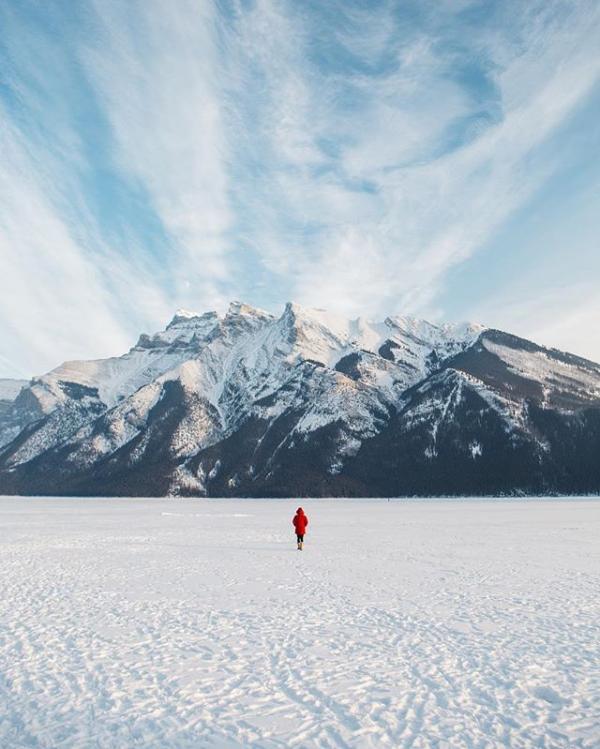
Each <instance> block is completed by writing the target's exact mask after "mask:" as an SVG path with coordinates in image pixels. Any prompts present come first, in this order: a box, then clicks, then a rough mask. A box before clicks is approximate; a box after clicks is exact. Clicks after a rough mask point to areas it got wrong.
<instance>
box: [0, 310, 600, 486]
mask: <svg viewBox="0 0 600 749" xmlns="http://www.w3.org/2000/svg"><path fill="white" fill-rule="evenodd" d="M13 390H14V388H13ZM595 419H598V421H599V423H598V424H597V425H596V422H595V421H594V420H595ZM582 424H584V425H587V426H586V429H588V432H589V434H591V435H592V436H591V437H590V438H589V439H588V440H587V442H585V444H584V443H580V442H579V441H578V439H579V438H578V436H577V435H581V434H583V433H584V432H583V431H582V430H583V427H582ZM590 430H591V431H590ZM594 430H597V434H598V441H599V442H600V366H598V365H595V364H593V363H592V362H586V361H585V360H582V359H579V358H577V357H573V356H571V355H569V354H562V353H561V352H557V351H554V350H550V349H543V348H541V347H539V346H536V345H535V344H533V343H531V342H528V341H524V340H522V339H519V338H515V337H513V336H510V335H508V334H506V333H502V332H500V331H494V330H488V329H486V328H485V327H484V326H482V325H478V324H475V323H460V324H440V325H436V324H433V323H431V322H428V321H426V320H421V319H418V318H415V317H412V316H408V315H394V316H390V317H387V318H385V319H384V320H383V321H381V322H379V321H372V320H369V319H367V318H364V317H357V318H347V317H344V316H342V315H339V314H335V313H330V312H327V311H326V310H323V309H318V308H307V307H303V306H302V305H299V304H296V303H293V302H289V303H288V304H286V305H285V307H284V309H283V311H282V313H281V314H280V315H279V316H275V315H272V314H270V313H269V312H266V311H264V310H261V309H258V308H255V307H252V306H251V305H248V304H245V303H243V302H239V301H236V302H232V303H231V304H230V305H229V308H228V309H227V312H226V313H225V314H224V315H219V314H217V313H216V312H214V311H211V312H205V313H198V312H191V311H189V310H178V311H177V313H176V314H175V316H174V317H173V319H172V320H171V321H170V322H169V324H168V325H167V326H166V328H165V329H164V330H162V331H159V332H156V333H153V334H143V335H141V336H140V338H139V340H138V342H137V344H136V345H135V346H133V347H132V348H131V349H130V350H129V351H128V352H127V353H125V354H123V355H122V356H117V357H112V358H109V359H101V360H90V361H71V362H65V363H64V364H62V365H60V366H59V367H57V368H56V369H54V370H52V371H51V372H48V373H47V374H45V375H42V376H40V377H36V378H34V379H33V380H32V381H31V382H30V383H28V384H25V387H23V388H22V389H21V390H20V392H19V393H18V395H16V397H14V399H9V400H7V399H5V400H4V401H2V406H1V408H0V490H4V491H13V490H14V491H19V492H25V493H26V492H28V491H36V492H40V491H42V492H43V491H54V492H63V491H67V490H68V487H70V486H71V484H72V482H75V484H76V485H77V487H78V489H77V491H84V490H86V491H87V490H89V491H90V492H96V493H119V492H120V491H123V490H126V491H127V492H128V493H152V494H154V493H175V494H181V493H192V494H209V495H215V494H229V493H238V492H243V493H258V494H261V495H263V496H264V495H265V494H269V493H278V492H282V493H284V494H287V493H289V492H290V491H294V487H295V486H296V485H297V486H299V487H300V489H299V491H294V493H296V494H298V493H302V492H309V493H326V494H337V493H358V494H362V495H364V494H369V493H372V492H375V493H381V492H388V493H394V492H395V493H398V492H417V493H423V492H425V493H426V492H430V493H431V492H434V493H435V492H447V491H448V487H449V486H450V488H452V486H456V487H465V486H468V487H470V488H469V489H468V490H469V491H476V490H485V489H486V487H487V488H489V487H491V486H492V485H493V486H494V487H496V490H498V487H505V486H510V484H507V483H506V482H507V481H509V480H510V476H511V473H510V471H508V470H507V469H506V468H503V467H502V466H506V465H513V463H514V461H520V462H519V466H520V468H519V471H521V473H519V474H518V475H519V476H520V477H521V478H519V481H521V482H524V484H523V485H527V486H529V485H531V486H534V485H535V486H537V487H538V490H539V486H540V485H541V484H540V482H543V481H549V482H550V484H549V485H552V486H558V481H559V478H560V477H561V476H562V477H565V476H566V477H569V476H577V477H578V479H577V481H578V482H579V483H577V484H576V486H577V487H579V489H578V490H583V488H585V487H587V486H596V484H595V483H594V482H595V481H596V478H594V477H595V476H596V468H595V467H594V466H596V465H597V463H598V461H597V449H596V448H597V447H598V448H600V444H599V445H597V446H596V447H595V446H594V445H595V442H594V441H593V440H594V439H595V437H594V436H593V435H594V434H596V432H595V431H594ZM590 440H591V441H590ZM569 445H573V446H575V445H578V448H577V451H578V452H577V456H576V457H573V458H571V457H568V456H566V453H565V450H566V449H567V446H569ZM474 446H475V447H474ZM569 449H570V448H569ZM573 449H575V447H573ZM495 455H498V456H499V457H498V458H497V460H498V463H497V464H496V463H494V462H493V463H492V464H488V463H487V462H486V461H489V460H492V461H494V460H496V458H494V457H493V456H495ZM555 455H560V456H563V457H560V458H555V457H554V456H555ZM569 455H570V453H569ZM588 455H589V460H588V457H586V456H588ZM490 456H492V457H491V458H490ZM548 456H550V457H548ZM550 458H552V459H554V460H559V461H560V460H562V461H563V463H561V466H562V467H561V469H560V471H562V473H561V472H559V473H556V474H551V468H550V467H549V466H551V464H550V463H549V462H548V461H549V460H550ZM503 461H504V462H503ZM511 461H512V462H511ZM564 461H567V463H565V462H564ZM568 461H572V463H568ZM480 465H481V466H483V465H485V466H487V467H486V468H485V470H484V471H483V470H482V472H480V473H478V471H479V470H480V469H479V466H480ZM582 466H584V467H585V469H584V468H583V467H582ZM514 470H515V471H516V469H514ZM597 473H598V477H597V484H598V488H600V471H597ZM515 475H516V474H515ZM449 477H453V478H452V481H455V482H456V483H455V484H454V485H453V484H452V483H451V481H450V478H449ZM536 477H537V478H536ZM553 477H554V478H553ZM512 480H513V483H514V480H515V479H512ZM560 480H563V479H560ZM528 481H530V482H534V483H531V484H527V482H528ZM536 481H537V484H536V483H535V482H536ZM590 481H591V482H592V483H591V484H590V483H589V482H590ZM132 482H133V484H132ZM296 482H299V483H296ZM436 482H438V483H436ZM449 482H450V483H449ZM469 482H471V483H469ZM477 482H479V483H477ZM494 482H495V483H494ZM552 482H554V483H552ZM586 482H587V483H586ZM75 484H73V485H75ZM515 486H516V484H515ZM573 486H575V485H573ZM573 486H571V488H573ZM82 487H87V489H84V488H82ZM125 487H127V488H126V489H125ZM132 487H133V488H132ZM301 487H304V489H302V488H301ZM371 487H375V488H371Z"/></svg>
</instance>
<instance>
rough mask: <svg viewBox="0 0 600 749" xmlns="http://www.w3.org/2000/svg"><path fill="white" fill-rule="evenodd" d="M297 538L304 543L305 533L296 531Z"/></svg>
mask: <svg viewBox="0 0 600 749" xmlns="http://www.w3.org/2000/svg"><path fill="white" fill-rule="evenodd" d="M296 540H297V541H298V543H302V542H303V541H304V533H303V534H302V535H300V534H299V533H296Z"/></svg>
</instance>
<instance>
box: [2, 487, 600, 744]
mask: <svg viewBox="0 0 600 749" xmlns="http://www.w3.org/2000/svg"><path fill="white" fill-rule="evenodd" d="M296 505H297V503H294V502H283V501H253V500H240V501H206V500H197V501H196V500H88V499H81V500H74V499H70V500H66V499H60V500H59V499H45V500H44V499H13V498H2V499H0V551H1V554H2V556H1V559H0V580H1V582H0V586H1V587H0V592H1V595H0V746H1V747H3V748H6V749H9V748H10V749H18V748H19V747H36V748H38V749H59V748H65V749H67V748H68V749H72V748H73V749H79V748H81V749H91V748H94V749H98V748H102V749H104V748H105V747H115V749H117V748H118V749H128V748H129V747H144V748H146V749H150V748H152V749H154V748H156V749H168V748H170V747H175V748H177V749H183V748H184V747H186V748H188V747H189V748H190V749H191V748H192V747H193V749H199V748H202V747H414V749H417V748H418V747H440V748H442V747H477V748H478V749H483V748H484V747H502V746H508V747H512V748H513V749H516V748H517V747H552V748H553V749H554V748H555V747H571V748H572V747H590V748H591V747H595V748H596V749H597V747H599V746H600V502H597V501H592V500H589V501H587V500H570V501H456V502H455V501H432V502H427V501H419V502H390V503H387V502H367V501H365V502H360V501H340V500H335V501H324V500H314V501H306V502H303V506H304V507H305V509H306V511H307V514H308V515H309V518H310V526H309V532H308V535H307V542H306V545H305V550H304V551H303V552H301V553H300V552H298V551H296V549H295V539H294V537H293V534H292V531H293V529H292V526H291V517H292V514H293V511H294V510H295V508H296Z"/></svg>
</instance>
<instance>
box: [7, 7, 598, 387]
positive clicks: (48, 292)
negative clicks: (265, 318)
mask: <svg viewBox="0 0 600 749" xmlns="http://www.w3.org/2000/svg"><path fill="white" fill-rule="evenodd" d="M0 22H2V26H3V30H4V33H3V36H2V40H1V41H0V56H1V57H2V59H3V61H4V62H5V63H6V64H5V65H3V68H2V69H3V77H2V83H1V85H0V106H1V107H2V110H1V111H2V116H3V127H2V137H3V139H4V152H5V153H6V154H7V155H8V156H7V158H5V159H3V160H2V162H0V181H1V183H2V184H3V185H4V186H5V187H4V195H5V199H4V201H3V203H2V204H1V205H0V242H1V243H2V263H3V270H4V272H3V275H2V280H1V281H0V284H2V291H3V292H4V293H3V294H2V298H0V318H1V319H2V320H3V325H4V329H5V330H6V331H9V333H7V334H5V336H4V337H3V341H2V349H1V351H0V356H2V357H3V359H2V361H3V362H4V364H3V369H4V371H7V372H8V371H13V372H18V373H22V372H28V373H30V372H33V371H39V370H41V369H45V368H47V367H48V366H51V365H53V364H55V363H57V360H59V359H63V358H67V357H72V356H83V355H105V354H106V353H109V352H112V351H114V352H116V351H118V350H119V349H121V348H123V347H124V346H125V345H126V343H128V342H131V341H132V339H133V338H134V337H135V335H136V334H137V332H139V330H140V329H146V330H151V329H153V328H156V327H158V326H159V325H161V324H163V323H164V321H165V318H168V316H169V314H170V313H171V312H172V310H173V308H175V307H176V306H180V305H183V306H195V307H199V308H208V307H223V306H224V305H225V303H226V301H227V300H228V299H230V298H233V297H238V298H244V299H247V300H249V301H252V302H254V303H257V304H260V305H262V306H266V307H272V308H274V307H278V306H279V305H281V304H282V303H283V302H284V301H285V300H287V299H290V298H293V299H295V300H297V301H299V302H301V303H304V304H310V305H315V306H320V307H330V308H332V309H336V310H339V311H342V312H345V313H348V314H358V313H360V314H365V313H366V314H370V315H372V316H379V315H382V314H389V313H393V312H399V311H407V312H413V313H417V314H426V315H429V316H433V317H435V316H438V315H441V314H443V313H444V312H445V308H444V301H443V300H444V299H446V298H447V296H448V279H449V277H450V276H449V274H450V273H451V272H452V270H453V269H454V268H456V267H457V266H460V265H461V264H463V265H464V264H466V261H468V260H469V258H472V257H473V256H474V255H476V254H477V253H478V252H481V251H483V250H484V249H485V248H486V246H487V245H488V243H489V241H490V238H493V237H494V235H495V234H496V233H497V232H498V231H499V229H500V227H505V226H506V225H507V223H509V222H510V221H511V220H512V219H511V217H512V216H514V215H516V214H517V213H518V212H519V211H520V210H522V209H523V207H524V206H526V205H527V204H528V201H530V200H531V198H532V196H534V195H536V194H538V193H540V191H543V190H544V188H545V185H547V184H548V182H549V181H550V180H551V179H552V177H553V175H554V174H556V173H558V172H560V170H561V169H563V168H565V163H564V159H565V155H564V154H565V153H566V152H565V151H564V149H561V148H560V142H561V141H560V139H563V140H564V139H565V138H568V136H569V122H570V119H571V118H572V117H573V115H574V113H576V112H578V111H579V110H580V109H581V108H582V107H583V106H585V105H586V103H587V102H588V101H589V100H590V98H591V97H593V95H594V91H596V90H597V89H596V88H595V87H596V86H597V84H598V80H599V75H600V60H599V58H598V55H597V48H598V43H599V41H600V9H599V8H598V6H597V3H594V2H590V1H589V0H580V2H574V3H562V2H558V0H557V1H556V2H533V3H526V4H524V3H520V2H516V0H515V1H514V2H512V1H510V0H509V1H508V2H492V3H480V2H478V0H473V1H470V0H464V1H463V2H441V3H440V2H436V3H423V2H402V3H399V2H391V1H386V0H381V1H378V2H373V3H364V2H359V1H358V0H356V1H354V0H344V1H343V2H342V1H341V0H339V1H334V2H331V3H316V2H315V3H313V2H308V3H295V2H291V0H253V1H252V2H247V0H218V2H217V1H215V2H211V1H210V0H181V1H180V2H177V3H172V4H164V3H159V2H157V1H155V0H148V1H146V2H141V0H134V1H133V2H130V3H126V4H123V3H120V2H116V0H108V1H106V2H105V1H104V0H102V2H101V1H100V0H89V1H88V2H85V3H81V4H77V6H70V5H69V4H61V3H58V4H48V5H43V6H42V5H39V6H37V5H36V6H34V5H29V4H22V5H21V4H18V5H17V4H12V5H11V4H10V3H7V4H5V5H4V6H2V8H1V9H0ZM58 28H60V30H61V34H60V35H58V34H57V33H56V29H58ZM589 127H590V128H593V127H597V125H594V123H593V122H591V121H590V125H589ZM557 139H558V140H557ZM555 142H556V145H557V147H556V148H554V145H555ZM556 220H557V221H558V220H559V219H558V218H557V219H556ZM536 251H537V250H536ZM532 252H533V249H532ZM465 267H466V265H465ZM597 270H598V272H600V267H599V268H598V269H597ZM473 282H474V283H475V284H476V282H477V279H473ZM586 288H587V287H586ZM15 299H18V300H21V302H22V306H23V307H24V308H26V310H27V312H26V314H24V315H22V316H21V317H19V316H17V315H15V314H14V312H13V310H14V304H15ZM471 302H472V300H471ZM499 303H500V301H499ZM517 306H519V305H518V304H517ZM521 306H522V305H521ZM463 309H464V311H465V312H466V311H468V312H469V314H472V313H473V311H475V313H477V309H480V310H481V312H482V314H481V315H479V314H476V316H477V317H484V314H488V313H489V314H491V315H492V316H493V309H491V307H490V305H489V304H487V305H486V304H483V303H482V304H481V305H480V307H479V308H477V307H476V306H475V308H474V305H473V304H472V303H467V301H465V303H464V304H463V305H462V307H461V305H460V304H454V305H453V313H455V314H456V313H458V314H460V313H461V310H463ZM532 315H533V313H532ZM532 320H533V317H532ZM531 329H532V334H533V332H535V326H534V325H533V324H532V328H531ZM561 335H562V334H561ZM599 355H600V351H599Z"/></svg>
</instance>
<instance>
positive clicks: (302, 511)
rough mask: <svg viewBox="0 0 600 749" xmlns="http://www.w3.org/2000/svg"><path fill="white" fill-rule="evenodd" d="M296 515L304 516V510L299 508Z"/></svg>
mask: <svg viewBox="0 0 600 749" xmlns="http://www.w3.org/2000/svg"><path fill="white" fill-rule="evenodd" d="M296 515H304V510H303V509H302V508H301V507H299V508H298V509H297V510H296Z"/></svg>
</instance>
